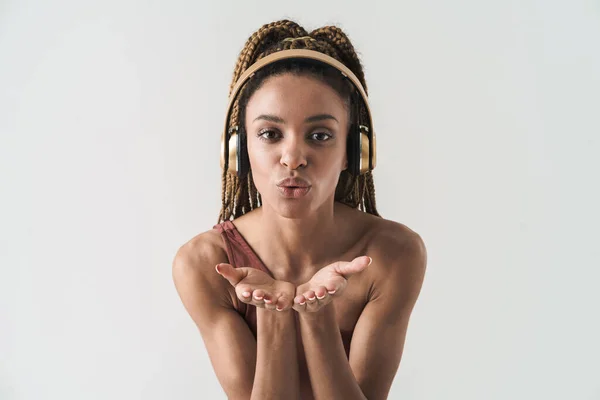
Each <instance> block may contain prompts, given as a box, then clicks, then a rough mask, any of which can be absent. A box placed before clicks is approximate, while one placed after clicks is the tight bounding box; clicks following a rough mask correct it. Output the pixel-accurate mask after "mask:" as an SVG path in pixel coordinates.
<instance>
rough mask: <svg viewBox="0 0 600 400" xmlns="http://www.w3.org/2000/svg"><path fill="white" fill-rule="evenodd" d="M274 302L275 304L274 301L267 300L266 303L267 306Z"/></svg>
mask: <svg viewBox="0 0 600 400" xmlns="http://www.w3.org/2000/svg"><path fill="white" fill-rule="evenodd" d="M272 302H273V300H269V299H265V303H267V304H271V303H272Z"/></svg>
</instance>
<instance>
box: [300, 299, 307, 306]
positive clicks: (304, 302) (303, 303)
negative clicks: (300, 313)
mask: <svg viewBox="0 0 600 400" xmlns="http://www.w3.org/2000/svg"><path fill="white" fill-rule="evenodd" d="M298 304H300V305H301V306H303V305H305V304H306V300H304V301H303V302H302V303H298Z"/></svg>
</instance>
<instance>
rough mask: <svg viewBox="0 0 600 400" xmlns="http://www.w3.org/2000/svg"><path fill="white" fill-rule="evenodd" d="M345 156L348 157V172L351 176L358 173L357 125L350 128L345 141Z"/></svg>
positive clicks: (358, 137)
mask: <svg viewBox="0 0 600 400" xmlns="http://www.w3.org/2000/svg"><path fill="white" fill-rule="evenodd" d="M346 154H347V156H348V172H350V173H351V174H352V175H353V176H358V174H359V173H360V165H359V162H360V132H359V130H358V125H357V124H354V123H353V124H352V125H351V126H350V131H349V132H348V140H347V141H346Z"/></svg>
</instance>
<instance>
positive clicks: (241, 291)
mask: <svg viewBox="0 0 600 400" xmlns="http://www.w3.org/2000/svg"><path fill="white" fill-rule="evenodd" d="M215 269H216V270H217V272H218V273H219V274H220V275H221V276H222V277H224V278H225V279H227V281H229V283H230V284H231V286H233V287H234V289H235V293H236V295H237V297H238V299H240V301H241V302H243V303H246V304H252V305H253V306H256V307H260V308H265V309H267V310H277V311H287V310H289V309H291V308H292V306H293V303H294V296H295V295H296V286H295V285H294V284H292V283H290V282H284V281H277V280H275V279H273V278H271V277H270V276H269V275H268V274H267V273H265V272H264V271H261V270H259V269H256V268H248V267H240V268H234V267H233V266H232V265H231V264H227V263H221V264H217V266H216V267H215Z"/></svg>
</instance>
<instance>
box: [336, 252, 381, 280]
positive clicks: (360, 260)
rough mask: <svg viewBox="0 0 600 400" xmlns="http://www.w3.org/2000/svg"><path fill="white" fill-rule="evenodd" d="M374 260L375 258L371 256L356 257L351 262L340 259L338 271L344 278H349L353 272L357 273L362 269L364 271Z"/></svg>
mask: <svg viewBox="0 0 600 400" xmlns="http://www.w3.org/2000/svg"><path fill="white" fill-rule="evenodd" d="M372 262H373V259H372V258H371V257H369V256H360V257H356V258H355V259H354V260H352V261H350V262H344V261H340V262H339V263H338V265H337V268H336V271H337V272H338V273H339V274H341V275H342V276H343V277H344V278H347V277H348V276H350V275H352V274H356V273H358V272H360V271H363V270H364V269H365V268H367V267H368V266H369V265H371V263H372Z"/></svg>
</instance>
